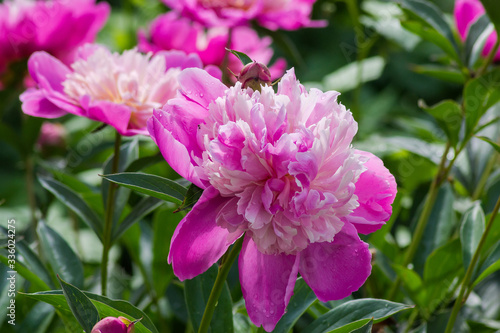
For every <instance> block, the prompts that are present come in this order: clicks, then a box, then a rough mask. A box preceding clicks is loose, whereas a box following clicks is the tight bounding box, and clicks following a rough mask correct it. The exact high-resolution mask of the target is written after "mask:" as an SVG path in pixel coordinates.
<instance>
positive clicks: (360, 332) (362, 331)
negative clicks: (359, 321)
mask: <svg viewBox="0 0 500 333" xmlns="http://www.w3.org/2000/svg"><path fill="white" fill-rule="evenodd" d="M372 327H373V320H370V321H369V322H367V323H366V324H365V325H363V326H362V327H360V328H358V329H355V330H353V331H351V333H371V332H372Z"/></svg>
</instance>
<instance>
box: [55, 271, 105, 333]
mask: <svg viewBox="0 0 500 333" xmlns="http://www.w3.org/2000/svg"><path fill="white" fill-rule="evenodd" d="M58 279H59V283H60V284H61V288H62V292H63V294H64V298H65V299H66V302H67V303H68V306H69V308H70V309H71V312H72V313H73V315H74V316H75V318H76V320H78V322H79V323H80V325H81V326H82V328H83V330H84V331H85V332H86V333H90V332H91V331H92V327H94V325H95V324H97V322H98V321H99V312H97V309H96V307H95V306H94V304H92V302H91V301H90V299H89V298H88V297H87V296H85V294H84V293H83V292H82V291H80V289H78V288H77V287H75V286H73V285H71V284H69V283H66V282H64V281H63V280H62V279H61V278H59V277H58Z"/></svg>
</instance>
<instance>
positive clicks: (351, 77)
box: [323, 56, 386, 93]
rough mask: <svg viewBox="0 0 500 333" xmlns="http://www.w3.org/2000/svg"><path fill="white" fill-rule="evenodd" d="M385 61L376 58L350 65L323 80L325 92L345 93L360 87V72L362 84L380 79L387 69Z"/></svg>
mask: <svg viewBox="0 0 500 333" xmlns="http://www.w3.org/2000/svg"><path fill="white" fill-rule="evenodd" d="M385 64H386V62H385V60H384V58H382V57H379V56H376V57H371V58H367V59H364V60H362V61H361V62H353V63H350V64H348V65H346V66H344V67H342V68H340V69H338V70H336V71H335V72H333V73H330V74H328V75H327V76H325V77H324V79H323V87H324V89H325V90H336V91H340V92H341V93H345V92H347V91H349V90H352V89H354V88H356V87H357V86H358V70H361V76H360V80H361V82H360V83H366V82H369V81H373V80H376V79H378V78H379V77H380V76H381V75H382V72H383V70H384V68H385Z"/></svg>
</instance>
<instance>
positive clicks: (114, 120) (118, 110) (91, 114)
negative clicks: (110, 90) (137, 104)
mask: <svg viewBox="0 0 500 333" xmlns="http://www.w3.org/2000/svg"><path fill="white" fill-rule="evenodd" d="M82 104H83V103H82ZM131 115H132V111H131V110H130V108H129V107H128V106H126V105H123V104H116V103H112V102H107V101H99V102H96V103H94V104H92V105H90V106H89V107H88V108H87V117H88V118H90V119H92V120H97V121H101V122H103V123H105V124H108V125H111V126H113V127H114V128H116V130H117V131H118V133H120V134H121V135H126V136H130V135H133V134H132V133H129V132H128V124H129V121H130V116H131Z"/></svg>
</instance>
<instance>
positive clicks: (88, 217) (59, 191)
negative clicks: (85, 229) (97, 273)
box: [38, 176, 103, 239]
mask: <svg viewBox="0 0 500 333" xmlns="http://www.w3.org/2000/svg"><path fill="white" fill-rule="evenodd" d="M38 180H39V181H40V183H41V184H42V186H43V187H44V188H45V189H47V190H48V191H49V192H51V193H52V194H54V195H55V196H56V198H57V199H59V200H60V201H61V202H62V203H63V204H65V205H66V206H68V207H69V208H70V209H71V210H73V211H74V212H75V213H76V214H77V215H78V216H79V217H80V218H81V219H82V220H83V221H84V222H85V223H86V224H87V225H88V226H89V227H91V228H92V229H93V230H94V232H95V233H96V235H97V236H98V237H99V239H102V232H103V230H102V221H101V219H100V218H99V217H98V216H97V215H96V213H94V211H93V210H92V209H91V208H90V207H89V206H88V205H87V203H86V202H85V201H84V200H83V198H82V197H81V196H80V195H79V194H78V193H76V192H74V191H73V190H71V189H70V188H69V187H67V186H66V185H64V184H62V183H60V182H58V181H57V180H54V179H50V178H45V177H42V176H39V177H38Z"/></svg>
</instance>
